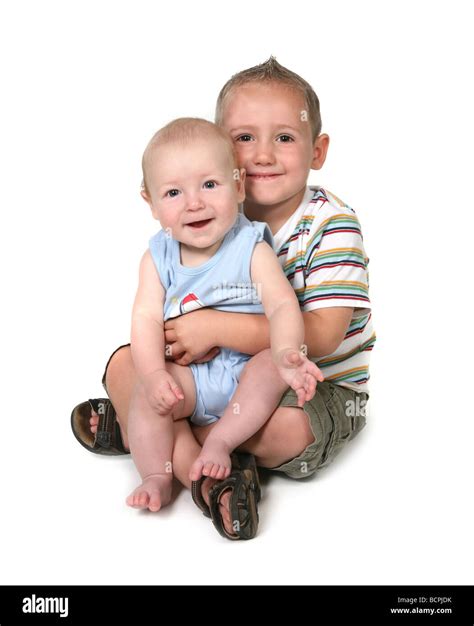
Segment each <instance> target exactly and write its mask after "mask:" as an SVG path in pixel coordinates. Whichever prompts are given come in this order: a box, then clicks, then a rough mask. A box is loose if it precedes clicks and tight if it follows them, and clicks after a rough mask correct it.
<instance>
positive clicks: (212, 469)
mask: <svg viewBox="0 0 474 626" xmlns="http://www.w3.org/2000/svg"><path fill="white" fill-rule="evenodd" d="M230 452H231V451H230V450H229V447H228V446H227V444H226V443H225V442H224V441H222V440H221V439H212V440H211V439H210V437H208V438H207V439H206V441H205V442H204V445H203V447H202V450H201V454H200V455H199V456H198V458H197V459H196V460H195V461H194V463H193V465H192V467H191V470H190V472H189V478H190V480H199V478H201V476H210V477H211V478H217V479H218V480H222V479H224V478H227V476H229V474H230V469H231V466H232V463H231V460H230Z"/></svg>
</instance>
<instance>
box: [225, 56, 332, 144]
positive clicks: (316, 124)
mask: <svg viewBox="0 0 474 626" xmlns="http://www.w3.org/2000/svg"><path fill="white" fill-rule="evenodd" d="M247 83H259V84H260V83H280V84H282V85H287V86H288V87H293V88H294V89H297V90H298V91H299V92H300V93H301V94H302V96H303V98H304V102H305V105H306V107H307V114H308V121H309V123H310V126H311V134H312V137H313V141H314V140H315V139H316V137H318V136H319V134H320V133H321V113H320V110H319V99H318V96H317V95H316V93H315V91H314V89H313V88H312V87H311V85H310V84H309V83H307V82H306V81H305V80H304V78H301V76H298V74H295V72H292V71H291V70H289V69H287V68H286V67H283V65H280V63H278V61H277V60H276V58H275V57H274V56H271V57H270V58H269V59H268V61H265V63H261V64H260V65H255V66H254V67H250V68H249V69H247V70H242V71H241V72H239V73H238V74H234V75H233V76H232V78H230V79H229V80H228V81H227V82H226V84H225V85H224V86H223V87H222V89H221V92H220V94H219V96H218V98H217V104H216V115H215V119H216V124H219V125H222V120H223V116H224V107H225V104H226V100H227V98H228V97H229V94H230V93H231V92H232V91H233V90H234V89H236V88H237V87H241V86H242V85H246V84H247Z"/></svg>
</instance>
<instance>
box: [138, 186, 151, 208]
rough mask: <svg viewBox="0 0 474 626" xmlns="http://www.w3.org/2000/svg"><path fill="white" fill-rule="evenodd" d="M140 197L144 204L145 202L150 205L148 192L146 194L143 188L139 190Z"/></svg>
mask: <svg viewBox="0 0 474 626" xmlns="http://www.w3.org/2000/svg"><path fill="white" fill-rule="evenodd" d="M140 195H141V197H142V198H143V199H144V200H145V202H146V203H147V204H150V205H151V198H150V196H149V195H148V192H147V191H145V189H144V188H143V187H142V188H141V191H140Z"/></svg>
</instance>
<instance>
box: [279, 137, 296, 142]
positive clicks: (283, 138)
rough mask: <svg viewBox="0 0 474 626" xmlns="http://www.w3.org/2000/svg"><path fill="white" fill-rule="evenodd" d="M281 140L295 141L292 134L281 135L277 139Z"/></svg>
mask: <svg viewBox="0 0 474 626" xmlns="http://www.w3.org/2000/svg"><path fill="white" fill-rule="evenodd" d="M278 140H280V141H281V142H282V143H290V142H291V141H294V139H293V137H291V136H290V135H280V136H279V137H277V141H278Z"/></svg>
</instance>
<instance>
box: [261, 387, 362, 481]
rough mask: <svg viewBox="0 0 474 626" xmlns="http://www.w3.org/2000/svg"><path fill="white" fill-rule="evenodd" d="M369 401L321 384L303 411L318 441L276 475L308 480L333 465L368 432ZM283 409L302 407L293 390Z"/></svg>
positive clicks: (358, 395)
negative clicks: (351, 442) (355, 441)
mask: <svg viewBox="0 0 474 626" xmlns="http://www.w3.org/2000/svg"><path fill="white" fill-rule="evenodd" d="M368 398H369V396H368V394H366V393H363V392H357V391H352V389H347V388H345V387H341V386H340V385H335V384H334V383H331V382H330V381H324V382H322V383H318V386H317V388H316V394H315V395H314V398H313V399H312V400H310V401H309V402H305V404H304V406H303V409H302V410H303V411H304V412H305V413H306V415H307V416H308V419H309V425H310V427H311V430H312V431H313V435H314V438H315V441H314V442H313V443H311V444H310V445H309V446H308V447H307V448H306V449H305V450H304V451H303V452H302V453H301V454H300V455H299V456H297V457H295V458H294V459H292V460H291V461H288V462H286V463H283V465H279V466H278V467H272V471H278V472H284V473H285V474H287V476H289V477H290V478H306V477H308V476H311V475H312V474H314V473H315V472H316V471H317V470H319V469H321V468H322V467H326V466H327V465H329V463H331V461H332V460H333V459H334V457H335V456H337V454H338V453H339V452H340V451H341V450H342V449H343V448H344V446H345V445H346V444H347V442H348V441H350V440H351V439H354V437H355V436H356V435H357V434H358V433H359V432H360V431H361V430H362V429H363V428H364V426H365V414H366V404H367V400H368ZM280 406H282V407H283V406H288V407H297V406H298V401H297V398H296V394H295V392H294V391H293V389H288V391H287V392H286V393H285V394H284V396H283V397H282V399H281V401H280Z"/></svg>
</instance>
